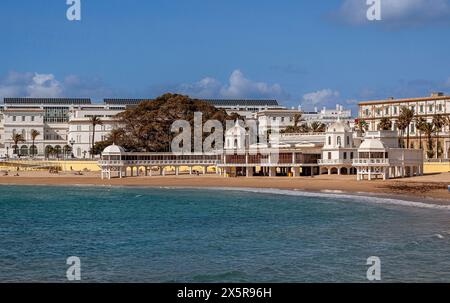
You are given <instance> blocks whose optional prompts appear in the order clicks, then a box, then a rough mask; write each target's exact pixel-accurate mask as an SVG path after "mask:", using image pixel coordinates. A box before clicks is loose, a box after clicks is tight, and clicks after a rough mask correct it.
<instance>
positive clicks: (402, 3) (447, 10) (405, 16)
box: [334, 0, 450, 26]
mask: <svg viewBox="0 0 450 303" xmlns="http://www.w3.org/2000/svg"><path fill="white" fill-rule="evenodd" d="M368 7H369V6H368V5H367V4H366V0H343V2H342V4H341V6H340V8H339V9H338V11H336V12H335V13H334V16H335V17H337V19H338V20H340V21H342V22H344V23H348V24H353V25H360V24H368V23H369V21H368V20H367V18H366V16H367V9H368ZM381 17H382V21H380V23H381V24H389V25H396V26H404V25H429V24H434V23H439V22H449V17H450V1H449V0H381Z"/></svg>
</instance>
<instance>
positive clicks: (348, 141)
mask: <svg viewBox="0 0 450 303" xmlns="http://www.w3.org/2000/svg"><path fill="white" fill-rule="evenodd" d="M347 145H350V136H347Z"/></svg>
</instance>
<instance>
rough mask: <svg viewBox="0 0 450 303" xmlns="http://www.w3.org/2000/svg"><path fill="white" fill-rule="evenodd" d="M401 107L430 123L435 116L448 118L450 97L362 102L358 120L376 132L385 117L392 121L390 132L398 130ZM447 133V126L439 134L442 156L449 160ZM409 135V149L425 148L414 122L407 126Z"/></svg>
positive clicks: (449, 141) (423, 137)
mask: <svg viewBox="0 0 450 303" xmlns="http://www.w3.org/2000/svg"><path fill="white" fill-rule="evenodd" d="M402 107H407V108H409V109H412V110H414V112H415V115H416V117H422V118H424V119H425V120H426V121H427V122H430V123H431V122H432V121H433V118H434V116H436V115H442V116H444V117H449V116H450V96H445V95H444V94H443V93H433V94H432V95H431V96H430V97H422V98H409V99H394V98H390V99H387V100H376V101H364V102H360V103H359V118H360V119H363V120H365V121H366V122H367V124H368V126H369V130H371V131H376V130H378V129H379V124H380V121H381V119H382V118H384V117H387V118H389V119H390V120H391V121H392V130H398V127H397V121H398V118H399V115H400V111H401V108H402ZM407 131H408V129H407V130H405V133H407ZM449 133H450V130H449V126H445V127H444V128H443V129H442V130H441V132H440V133H439V136H440V139H441V142H440V144H441V149H442V156H444V157H446V158H449V150H450V139H449V138H448V135H449ZM409 134H410V146H409V147H411V148H419V147H420V146H426V143H424V142H422V144H420V142H419V141H420V137H422V141H425V136H424V135H423V134H421V132H420V131H418V130H417V129H416V126H415V121H414V120H413V121H412V122H411V124H410V125H409ZM434 135H435V134H433V140H434V141H435V139H436V137H435V136H434ZM424 149H425V148H424Z"/></svg>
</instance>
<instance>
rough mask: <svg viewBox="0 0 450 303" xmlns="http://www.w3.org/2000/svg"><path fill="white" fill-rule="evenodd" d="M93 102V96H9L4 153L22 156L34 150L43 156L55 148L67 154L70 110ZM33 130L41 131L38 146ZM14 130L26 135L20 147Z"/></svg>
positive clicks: (3, 122) (3, 132)
mask: <svg viewBox="0 0 450 303" xmlns="http://www.w3.org/2000/svg"><path fill="white" fill-rule="evenodd" d="M89 104H91V101H90V100H89V99H63V98H57V99H43V98H5V99H4V104H3V106H2V107H1V112H2V119H1V121H0V125H1V126H0V131H1V133H0V137H1V142H2V144H1V150H0V155H1V156H7V157H18V156H29V155H31V154H34V155H35V156H38V157H43V156H48V154H49V151H50V149H52V150H54V151H57V152H56V154H55V155H56V157H59V156H63V151H64V149H65V148H67V145H68V139H67V132H68V122H69V115H68V114H69V111H70V110H72V109H75V108H80V107H83V106H89ZM33 130H36V131H38V132H39V136H37V137H36V138H35V143H34V146H33V140H32V136H31V133H32V131H33ZM14 134H21V135H22V138H23V139H24V141H23V142H18V146H17V148H15V146H14V145H15V144H14V141H13V136H14ZM16 152H17V153H16Z"/></svg>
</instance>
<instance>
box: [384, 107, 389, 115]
mask: <svg viewBox="0 0 450 303" xmlns="http://www.w3.org/2000/svg"><path fill="white" fill-rule="evenodd" d="M384 113H385V114H386V115H389V107H386V108H385V109H384Z"/></svg>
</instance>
